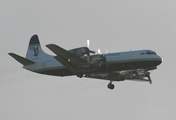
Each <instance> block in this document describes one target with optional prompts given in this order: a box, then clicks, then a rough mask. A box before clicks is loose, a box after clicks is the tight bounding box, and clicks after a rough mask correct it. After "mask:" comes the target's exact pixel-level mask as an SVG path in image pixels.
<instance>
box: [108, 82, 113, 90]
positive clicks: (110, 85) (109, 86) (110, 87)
mask: <svg viewBox="0 0 176 120" xmlns="http://www.w3.org/2000/svg"><path fill="white" fill-rule="evenodd" d="M107 87H108V88H109V89H111V90H113V89H114V87H115V86H114V84H112V82H110V83H109V84H108V86H107Z"/></svg>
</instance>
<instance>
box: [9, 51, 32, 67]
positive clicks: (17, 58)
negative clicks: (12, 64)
mask: <svg viewBox="0 0 176 120" xmlns="http://www.w3.org/2000/svg"><path fill="white" fill-rule="evenodd" d="M8 54H9V55H10V56H12V57H13V58H14V59H15V60H17V61H18V62H20V63H21V64H23V65H24V66H25V65H31V64H34V63H35V62H33V61H31V60H28V59H26V58H23V57H21V56H19V55H17V54H15V53H8Z"/></svg>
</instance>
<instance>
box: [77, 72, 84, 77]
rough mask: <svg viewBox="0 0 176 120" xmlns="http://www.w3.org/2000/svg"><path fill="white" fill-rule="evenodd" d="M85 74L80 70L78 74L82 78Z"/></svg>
mask: <svg viewBox="0 0 176 120" xmlns="http://www.w3.org/2000/svg"><path fill="white" fill-rule="evenodd" d="M83 75H84V74H83V73H81V72H78V73H77V75H76V76H77V77H79V78H82V77H83Z"/></svg>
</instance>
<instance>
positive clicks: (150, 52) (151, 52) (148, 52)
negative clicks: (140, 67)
mask: <svg viewBox="0 0 176 120" xmlns="http://www.w3.org/2000/svg"><path fill="white" fill-rule="evenodd" d="M146 54H155V55H156V53H155V52H153V51H149V50H148V51H147V52H146Z"/></svg>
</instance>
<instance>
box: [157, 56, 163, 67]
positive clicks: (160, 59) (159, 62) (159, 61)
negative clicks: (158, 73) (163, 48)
mask: <svg viewBox="0 0 176 120" xmlns="http://www.w3.org/2000/svg"><path fill="white" fill-rule="evenodd" d="M157 61H158V65H160V64H161V63H162V61H163V59H162V58H161V57H160V56H158V60H157Z"/></svg>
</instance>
